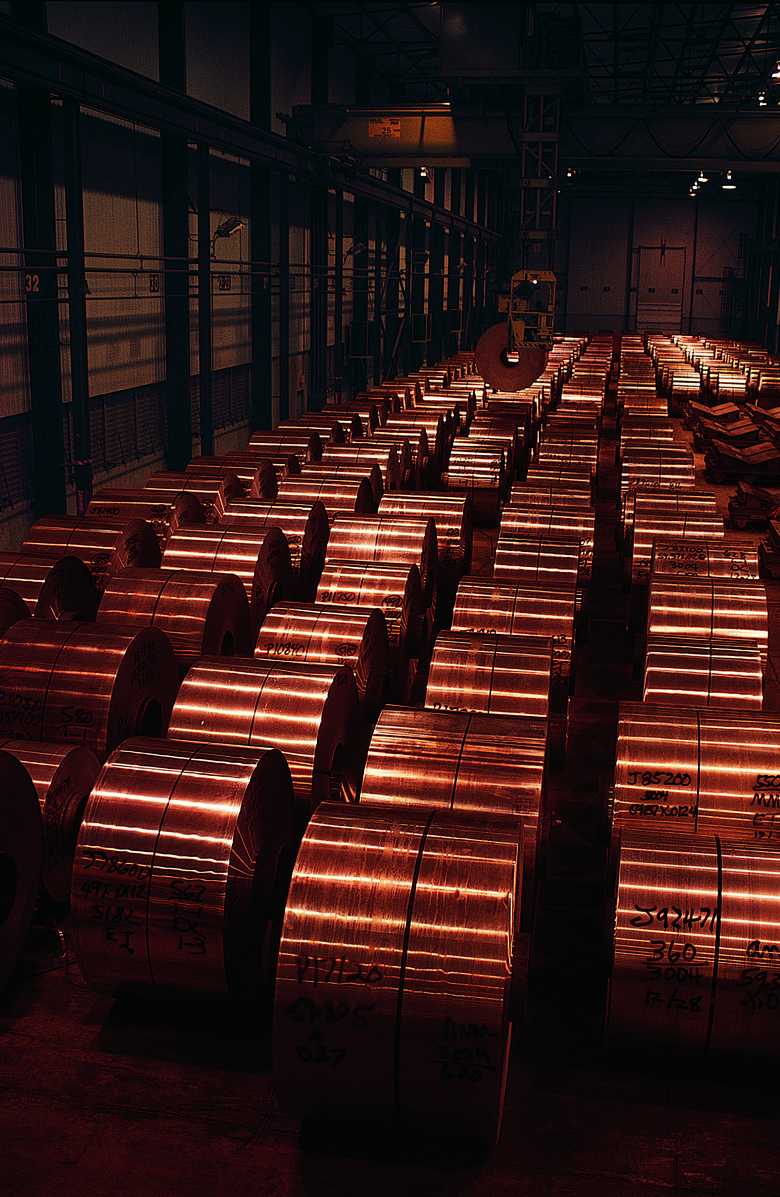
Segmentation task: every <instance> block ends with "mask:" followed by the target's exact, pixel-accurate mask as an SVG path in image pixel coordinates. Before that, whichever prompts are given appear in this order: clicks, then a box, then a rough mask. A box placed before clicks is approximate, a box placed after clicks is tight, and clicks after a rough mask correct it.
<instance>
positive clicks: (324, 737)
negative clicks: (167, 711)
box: [168, 657, 365, 834]
mask: <svg viewBox="0 0 780 1197" xmlns="http://www.w3.org/2000/svg"><path fill="white" fill-rule="evenodd" d="M168 738H169V739H171V740H204V741H208V742H216V743H218V744H220V745H224V744H231V745H234V744H246V745H252V746H257V745H266V746H268V745H270V746H271V747H272V748H278V749H279V751H280V752H282V753H283V754H284V757H285V759H286V761H287V764H288V765H289V767H290V776H291V777H292V783H293V792H294V797H295V822H296V826H297V827H298V830H299V832H300V833H301V834H302V833H303V828H304V827H305V826H306V824H307V822H308V820H309V818H310V817H311V814H312V812H313V811H314V810H316V808H317V807H318V806H319V804H320V802H324V801H325V800H326V799H329V798H330V799H342V800H344V801H346V802H353V801H355V799H356V798H357V795H358V790H359V788H360V775H361V772H362V766H363V759H362V756H361V750H362V751H365V749H364V748H363V735H362V724H361V716H360V701H359V698H358V692H357V687H356V685H355V679H354V677H353V676H352V670H351V669H350V668H348V667H347V666H345V665H336V666H334V665H312V664H305V665H302V664H298V663H297V662H287V661H285V662H279V661H267V660H265V661H261V660H257V659H256V660H254V661H239V660H237V659H233V660H231V661H229V660H227V659H226V658H224V657H204V658H203V659H202V660H201V661H199V662H198V664H197V665H195V666H193V668H192V669H191V670H190V671H189V673H188V674H187V676H186V678H185V679H184V681H183V682H182V684H181V688H180V689H179V694H178V697H177V699H176V703H175V705H174V708H173V713H172V714H171V722H170V726H169V728H168Z"/></svg>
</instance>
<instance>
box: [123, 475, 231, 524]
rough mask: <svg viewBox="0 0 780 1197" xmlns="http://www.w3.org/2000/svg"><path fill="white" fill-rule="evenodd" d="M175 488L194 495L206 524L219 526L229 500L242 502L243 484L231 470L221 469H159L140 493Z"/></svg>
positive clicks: (151, 492) (165, 490)
mask: <svg viewBox="0 0 780 1197" xmlns="http://www.w3.org/2000/svg"><path fill="white" fill-rule="evenodd" d="M175 488H178V489H180V490H186V491H189V492H190V494H192V495H197V497H198V498H199V499H200V501H201V503H202V504H203V511H204V514H205V517H206V523H207V524H217V523H219V518H220V516H221V515H223V514H224V512H225V509H226V507H227V505H228V503H229V502H230V500H231V499H242V498H243V497H244V494H245V490H244V484H243V483H242V481H241V479H240V478H239V476H238V474H236V473H235V472H234V471H233V470H228V469H226V468H225V467H224V466H216V467H215V466H211V467H209V466H204V467H203V468H202V469H199V470H195V469H194V468H193V469H190V470H180V471H176V470H160V471H159V472H158V473H156V474H152V475H151V476H150V477H149V478H147V480H146V482H145V483H144V491H145V492H146V493H147V494H154V493H155V492H156V491H163V492H167V491H170V490H173V489H175Z"/></svg>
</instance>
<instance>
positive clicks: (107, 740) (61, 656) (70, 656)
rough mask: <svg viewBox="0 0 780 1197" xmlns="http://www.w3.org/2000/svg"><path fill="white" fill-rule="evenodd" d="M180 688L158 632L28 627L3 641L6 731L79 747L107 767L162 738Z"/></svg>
mask: <svg viewBox="0 0 780 1197" xmlns="http://www.w3.org/2000/svg"><path fill="white" fill-rule="evenodd" d="M178 685H179V674H178V670H177V668H176V659H175V657H174V655H173V649H172V648H171V646H170V643H169V641H168V639H167V637H166V636H165V635H164V634H163V633H162V632H160V631H158V630H157V628H142V629H140V630H136V629H135V628H122V627H111V626H109V625H100V626H99V625H97V624H94V623H70V622H66V621H63V620H48V619H21V620H19V621H18V623H15V624H13V625H12V627H10V628H8V629H7V631H6V632H5V633H4V634H3V636H2V637H1V638H0V728H2V732H3V734H4V735H5V736H8V737H12V738H13V739H16V740H46V741H48V742H50V743H54V744H71V745H75V744H80V745H82V746H83V747H85V748H89V749H91V750H92V752H94V753H95V755H96V756H97V757H99V758H100V760H105V759H106V757H107V756H108V754H109V752H111V751H112V749H114V748H115V747H116V745H117V744H119V743H120V741H121V740H124V739H126V737H127V736H132V735H137V734H139V733H147V734H148V733H152V734H155V735H162V733H163V732H164V731H165V728H166V727H167V726H168V718H169V716H170V713H171V708H172V706H173V700H174V698H175V696H176V690H177V689H178Z"/></svg>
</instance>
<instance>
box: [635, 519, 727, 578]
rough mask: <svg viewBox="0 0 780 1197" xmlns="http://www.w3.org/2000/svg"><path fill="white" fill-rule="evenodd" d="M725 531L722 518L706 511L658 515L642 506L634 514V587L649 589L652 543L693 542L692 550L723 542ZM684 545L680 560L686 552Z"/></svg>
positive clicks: (679, 555)
mask: <svg viewBox="0 0 780 1197" xmlns="http://www.w3.org/2000/svg"><path fill="white" fill-rule="evenodd" d="M724 535H725V528H724V526H723V518H722V516H720V515H708V514H707V513H706V512H705V513H702V512H699V511H681V512H666V511H661V512H655V511H646V510H645V509H644V508H642V507H640V508H639V509H637V510H635V511H634V533H633V540H632V553H631V584H632V586H640V587H641V586H646V585H647V582H648V578H649V577H650V570H651V566H652V560H653V542H654V541H655V540H656V538H658V539H659V540H665V541H671V540H674V541H685V542H691V547H692V550H694V551H695V548H694V546H696V545H697V544H698V542H699V541H716V540H719V539H721V540H722V539H723V537H724ZM684 551H685V550H684V549H683V548H682V545H681V546H680V551H679V554H678V559H682V557H681V554H682V553H684Z"/></svg>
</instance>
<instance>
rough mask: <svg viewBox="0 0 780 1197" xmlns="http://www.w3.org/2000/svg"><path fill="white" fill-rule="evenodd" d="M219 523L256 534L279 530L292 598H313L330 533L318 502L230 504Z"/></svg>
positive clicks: (325, 517) (239, 501) (243, 502)
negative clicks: (287, 557) (289, 567)
mask: <svg viewBox="0 0 780 1197" xmlns="http://www.w3.org/2000/svg"><path fill="white" fill-rule="evenodd" d="M222 522H224V523H225V524H230V525H231V526H232V527H233V528H240V527H245V528H247V529H249V530H254V531H257V532H259V531H261V529H263V528H279V529H280V531H282V532H283V533H284V536H285V539H286V541H287V547H288V548H289V550H290V562H291V564H292V572H293V578H294V582H295V591H296V594H297V596H298V597H299V598H300V599H302V600H304V601H306V600H310V599H312V598H314V595H315V594H316V591H317V583H318V582H319V580H320V574H321V573H322V567H323V565H324V564H325V549H326V547H327V544H328V535H329V530H330V526H329V523H328V513H327V511H326V510H325V507H324V505H323V504H322V503H321V502H320V501H319V499H315V500H314V501H313V502H312V503H288V502H286V501H285V500H284V495H282V501H281V502H276V503H261V502H260V501H259V500H256V499H238V500H236V501H234V502H232V503H230V505H229V506H228V509H227V513H226V515H225V518H224V521H222Z"/></svg>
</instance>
